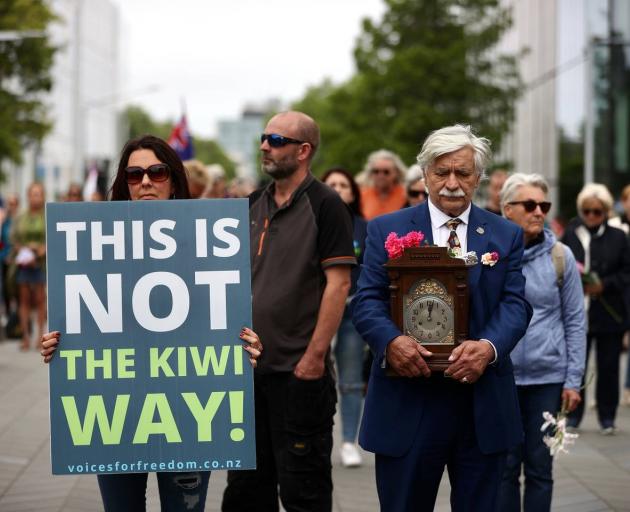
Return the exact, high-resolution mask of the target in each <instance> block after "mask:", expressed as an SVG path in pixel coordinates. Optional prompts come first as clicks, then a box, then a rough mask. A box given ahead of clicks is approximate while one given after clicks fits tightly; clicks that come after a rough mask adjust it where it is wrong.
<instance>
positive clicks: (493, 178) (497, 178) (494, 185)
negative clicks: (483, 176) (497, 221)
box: [486, 169, 508, 215]
mask: <svg viewBox="0 0 630 512" xmlns="http://www.w3.org/2000/svg"><path fill="white" fill-rule="evenodd" d="M507 177H508V173H507V172H506V171H504V170H503V169H497V170H495V171H493V172H492V174H490V179H489V183H488V188H487V190H486V191H487V195H488V197H487V198H486V210H488V211H489V212H492V213H496V214H497V215H501V198H500V193H501V188H502V187H503V184H504V183H505V180H507Z"/></svg>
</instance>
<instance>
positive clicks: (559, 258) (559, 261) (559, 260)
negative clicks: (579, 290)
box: [551, 241, 565, 288]
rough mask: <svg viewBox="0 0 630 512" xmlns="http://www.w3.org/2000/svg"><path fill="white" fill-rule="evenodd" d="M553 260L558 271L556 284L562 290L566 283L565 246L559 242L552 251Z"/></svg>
mask: <svg viewBox="0 0 630 512" xmlns="http://www.w3.org/2000/svg"><path fill="white" fill-rule="evenodd" d="M551 260H552V262H553V267H554V268H555V269H556V283H558V288H562V285H563V283H564V266H565V265H564V244H563V243H562V242H559V241H557V242H556V243H555V244H553V247H552V249H551Z"/></svg>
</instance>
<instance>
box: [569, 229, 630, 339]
mask: <svg viewBox="0 0 630 512" xmlns="http://www.w3.org/2000/svg"><path fill="white" fill-rule="evenodd" d="M581 225H583V224H582V221H581V220H580V219H574V220H572V221H571V222H570V223H569V225H568V226H567V229H566V231H565V232H564V236H563V237H562V242H563V243H565V244H566V245H568V246H569V248H570V249H571V251H572V252H573V255H574V256H575V259H576V260H577V261H578V262H580V263H582V264H584V259H585V253H584V248H583V247H582V244H581V243H580V240H579V239H578V237H577V235H576V233H575V230H576V229H577V228H578V227H579V226H581ZM596 232H597V231H595V234H591V243H590V254H591V265H590V271H591V272H596V273H597V275H598V276H599V278H600V280H601V282H602V284H603V285H604V292H603V294H602V296H601V300H600V299H598V298H595V297H593V298H592V299H591V305H590V308H589V312H588V330H589V333H597V332H601V333H607V332H620V331H625V330H626V329H627V328H628V326H629V325H630V323H629V322H628V319H629V317H630V315H628V307H627V305H628V300H627V299H628V297H629V291H630V242H629V240H628V237H627V236H626V234H625V233H624V232H623V231H622V230H621V229H618V228H614V227H611V226H609V225H608V224H604V231H603V233H602V234H601V235H600V236H597V234H596ZM610 310H612V311H613V312H614V314H611V313H610ZM615 316H616V317H618V319H621V321H620V322H619V321H617V320H616V319H615Z"/></svg>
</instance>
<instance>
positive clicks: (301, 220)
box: [249, 173, 356, 373]
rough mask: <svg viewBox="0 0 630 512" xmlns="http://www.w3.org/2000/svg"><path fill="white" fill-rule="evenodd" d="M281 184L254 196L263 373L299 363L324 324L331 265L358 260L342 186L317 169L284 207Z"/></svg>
mask: <svg viewBox="0 0 630 512" xmlns="http://www.w3.org/2000/svg"><path fill="white" fill-rule="evenodd" d="M274 190H275V186H274V183H271V184H270V185H269V186H267V187H266V188H265V189H261V190H257V191H256V192H254V193H253V194H252V195H251V196H250V203H249V204H250V207H249V215H250V240H251V261H252V294H253V329H254V330H255V331H256V333H257V334H258V335H259V336H260V339H261V341H262V343H263V346H264V350H263V353H262V356H261V357H260V359H259V360H258V370H257V371H258V372H259V373H272V372H288V371H292V370H293V369H294V368H295V365H296V364H297V363H298V361H299V360H300V358H301V357H302V355H303V354H304V352H305V350H306V347H307V346H308V344H309V342H310V341H311V336H312V335H313V331H314V329H315V325H316V323H317V315H318V312H319V306H320V302H321V299H322V295H323V293H324V288H325V286H326V276H325V274H324V270H325V269H326V268H328V267H331V266H333V265H351V266H352V265H356V258H355V257H354V248H353V244H352V216H351V213H350V210H349V209H348V207H347V206H346V205H345V204H344V203H343V201H342V200H341V199H340V197H339V195H338V194H337V193H336V192H335V191H334V190H332V189H331V188H330V187H328V186H327V185H324V184H323V183H321V182H320V181H319V180H317V179H316V178H315V177H314V176H313V175H312V174H310V173H309V174H308V175H307V176H306V178H305V179H304V181H303V182H302V183H301V184H300V186H299V187H298V188H297V189H296V190H295V192H294V193H293V194H292V195H291V197H290V198H289V200H288V201H287V202H286V203H285V204H284V205H282V206H281V207H278V206H277V205H276V202H275V200H274V198H273V195H274Z"/></svg>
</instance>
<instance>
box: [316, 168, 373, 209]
mask: <svg viewBox="0 0 630 512" xmlns="http://www.w3.org/2000/svg"><path fill="white" fill-rule="evenodd" d="M331 174H341V175H342V176H345V177H346V179H347V180H348V181H349V182H350V189H351V190H352V195H353V196H354V199H353V200H352V202H351V203H348V206H349V207H350V209H351V210H352V213H354V214H355V215H358V216H359V217H363V212H362V211H361V191H360V190H359V185H357V182H356V181H354V176H352V174H350V172H349V171H347V170H346V169H344V168H343V167H333V168H332V169H328V170H327V171H326V172H325V173H324V174H323V175H322V178H321V180H322V182H324V183H326V180H327V179H328V177H329V176H330V175H331Z"/></svg>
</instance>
